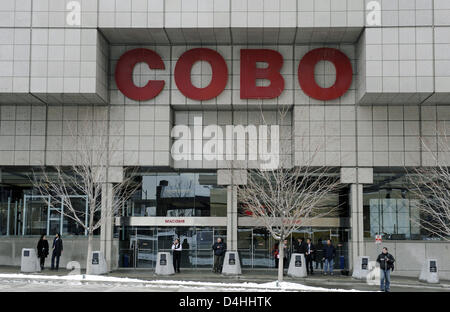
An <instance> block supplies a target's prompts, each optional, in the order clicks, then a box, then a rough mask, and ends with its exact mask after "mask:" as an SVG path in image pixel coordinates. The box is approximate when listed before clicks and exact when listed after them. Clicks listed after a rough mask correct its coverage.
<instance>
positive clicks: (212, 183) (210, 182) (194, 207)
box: [123, 172, 227, 217]
mask: <svg viewBox="0 0 450 312" xmlns="http://www.w3.org/2000/svg"><path fill="white" fill-rule="evenodd" d="M137 179H140V180H141V182H142V185H141V188H140V190H138V191H137V192H136V194H135V195H134V196H133V199H132V200H131V201H130V203H129V207H127V209H126V210H125V211H124V212H123V215H125V216H154V217H155V216H156V217H209V216H226V211H227V189H226V188H225V187H222V186H219V185H217V175H216V174H215V173H189V172H188V173H148V174H142V175H138V176H137Z"/></svg>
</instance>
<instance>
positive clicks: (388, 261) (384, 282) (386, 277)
mask: <svg viewBox="0 0 450 312" xmlns="http://www.w3.org/2000/svg"><path fill="white" fill-rule="evenodd" d="M377 262H378V263H379V264H380V273H381V274H380V275H381V276H380V277H381V278H380V290H381V291H385V292H389V291H390V288H391V270H392V271H394V262H395V259H394V257H393V256H392V255H391V254H390V253H388V249H387V248H386V247H383V250H382V252H381V254H379V255H378V258H377Z"/></svg>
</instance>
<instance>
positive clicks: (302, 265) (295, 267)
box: [288, 253, 308, 277]
mask: <svg viewBox="0 0 450 312" xmlns="http://www.w3.org/2000/svg"><path fill="white" fill-rule="evenodd" d="M307 275H308V274H307V273H306V262H305V255H304V254H298V253H294V254H292V256H291V261H290V262H289V268H288V276H290V277H306V276H307Z"/></svg>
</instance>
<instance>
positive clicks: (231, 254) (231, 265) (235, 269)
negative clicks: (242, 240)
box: [222, 251, 242, 275]
mask: <svg viewBox="0 0 450 312" xmlns="http://www.w3.org/2000/svg"><path fill="white" fill-rule="evenodd" d="M222 274H223V275H240V274H242V270H241V261H240V260H239V254H238V252H237V251H227V252H225V258H224V260H223V266H222Z"/></svg>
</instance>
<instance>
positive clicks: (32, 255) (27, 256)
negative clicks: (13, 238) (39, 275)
mask: <svg viewBox="0 0 450 312" xmlns="http://www.w3.org/2000/svg"><path fill="white" fill-rule="evenodd" d="M20 271H21V272H26V273H35V272H41V266H40V264H39V258H38V257H37V255H36V250H34V249H33V248H23V249H22V257H21V259H20Z"/></svg>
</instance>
